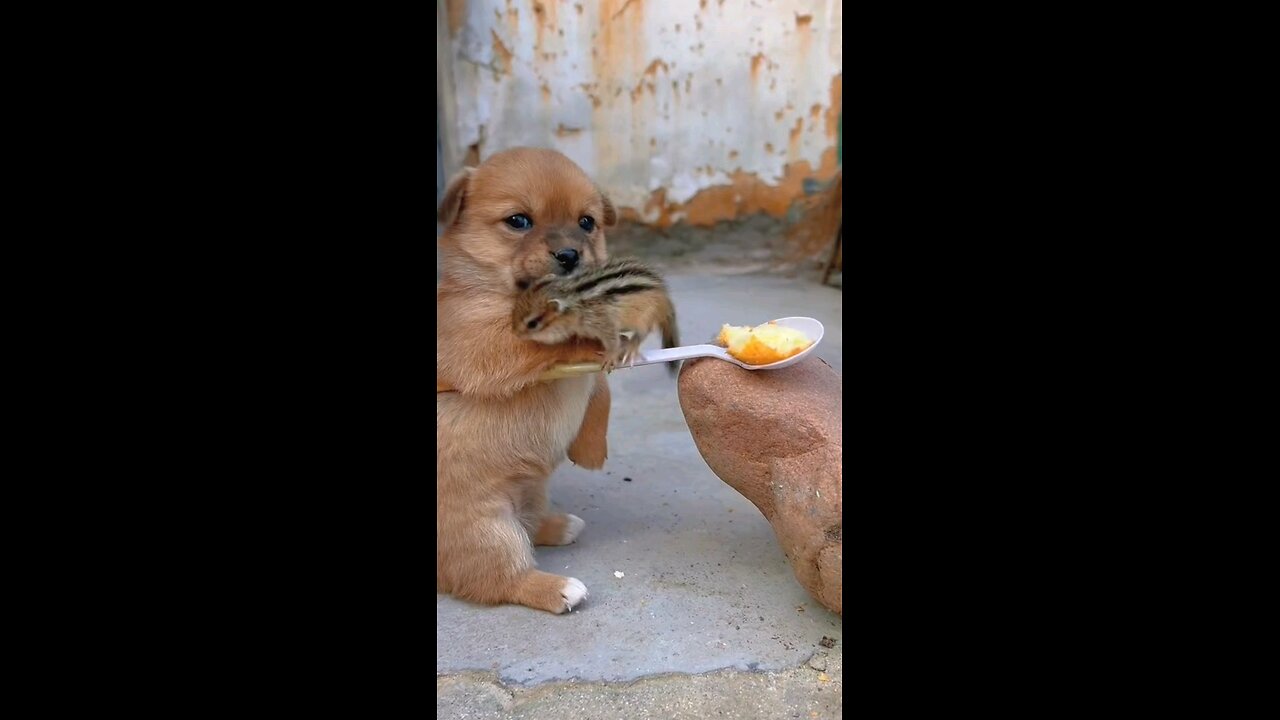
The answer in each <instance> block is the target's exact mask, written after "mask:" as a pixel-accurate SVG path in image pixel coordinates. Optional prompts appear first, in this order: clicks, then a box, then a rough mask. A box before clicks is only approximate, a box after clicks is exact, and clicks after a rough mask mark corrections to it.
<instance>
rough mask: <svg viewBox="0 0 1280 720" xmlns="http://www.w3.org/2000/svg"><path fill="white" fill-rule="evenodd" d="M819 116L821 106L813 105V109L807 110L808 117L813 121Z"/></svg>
mask: <svg viewBox="0 0 1280 720" xmlns="http://www.w3.org/2000/svg"><path fill="white" fill-rule="evenodd" d="M821 114H822V106H821V105H816V104H815V105H814V106H813V107H811V108H809V116H810V117H812V118H814V119H817V117H818V116H819V115H821Z"/></svg>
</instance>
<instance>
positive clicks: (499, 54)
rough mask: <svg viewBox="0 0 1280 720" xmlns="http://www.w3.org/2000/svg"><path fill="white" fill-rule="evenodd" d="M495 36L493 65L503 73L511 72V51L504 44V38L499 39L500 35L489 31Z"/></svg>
mask: <svg viewBox="0 0 1280 720" xmlns="http://www.w3.org/2000/svg"><path fill="white" fill-rule="evenodd" d="M489 34H490V35H492V36H493V65H494V67H496V68H498V69H499V70H500V71H502V72H510V71H511V51H510V50H508V49H507V46H506V45H503V44H502V38H500V37H498V33H496V32H494V31H493V30H490V31H489Z"/></svg>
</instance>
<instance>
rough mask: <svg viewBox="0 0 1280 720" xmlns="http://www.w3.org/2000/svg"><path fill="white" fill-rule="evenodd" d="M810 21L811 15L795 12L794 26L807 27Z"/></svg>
mask: <svg viewBox="0 0 1280 720" xmlns="http://www.w3.org/2000/svg"><path fill="white" fill-rule="evenodd" d="M811 22H813V16H812V15H801V14H800V13H796V27H798V28H801V27H808V25H809V23H811Z"/></svg>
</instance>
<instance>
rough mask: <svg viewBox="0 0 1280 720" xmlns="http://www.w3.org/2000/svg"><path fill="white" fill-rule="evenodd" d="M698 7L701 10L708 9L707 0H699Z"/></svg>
mask: <svg viewBox="0 0 1280 720" xmlns="http://www.w3.org/2000/svg"><path fill="white" fill-rule="evenodd" d="M698 9H699V10H706V9H707V0H698Z"/></svg>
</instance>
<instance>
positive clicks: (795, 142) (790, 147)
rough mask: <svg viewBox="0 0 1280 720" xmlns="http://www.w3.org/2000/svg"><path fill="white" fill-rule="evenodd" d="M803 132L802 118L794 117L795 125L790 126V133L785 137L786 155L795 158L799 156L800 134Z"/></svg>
mask: <svg viewBox="0 0 1280 720" xmlns="http://www.w3.org/2000/svg"><path fill="white" fill-rule="evenodd" d="M803 134H804V118H796V124H795V127H793V128H791V133H790V135H789V136H788V137H787V157H788V158H791V159H793V160H794V159H795V158H798V157H800V136H801V135H803Z"/></svg>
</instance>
